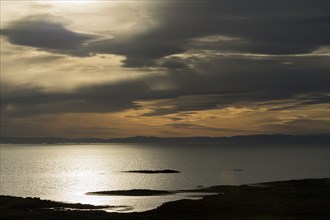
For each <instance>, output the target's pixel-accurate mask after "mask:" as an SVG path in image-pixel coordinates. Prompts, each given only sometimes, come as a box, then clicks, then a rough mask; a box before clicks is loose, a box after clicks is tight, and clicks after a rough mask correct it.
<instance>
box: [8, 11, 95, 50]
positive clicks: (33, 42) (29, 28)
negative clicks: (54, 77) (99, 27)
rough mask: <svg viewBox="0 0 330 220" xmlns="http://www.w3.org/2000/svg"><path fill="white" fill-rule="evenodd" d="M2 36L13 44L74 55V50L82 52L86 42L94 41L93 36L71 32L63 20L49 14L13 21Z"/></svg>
mask: <svg viewBox="0 0 330 220" xmlns="http://www.w3.org/2000/svg"><path fill="white" fill-rule="evenodd" d="M1 35H4V36H6V37H7V38H8V41H9V42H10V43H12V44H17V45H23V46H30V47H36V48H42V49H45V50H50V51H54V52H59V53H73V54H74V52H73V51H74V50H80V49H81V47H82V46H83V44H84V43H85V42H87V41H88V40H91V39H93V37H92V36H91V35H87V34H81V33H76V32H73V31H70V30H69V29H67V28H66V27H65V25H64V24H63V21H62V19H61V18H59V17H56V16H52V15H47V14H44V15H33V16H28V17H24V18H21V19H19V20H16V21H13V22H11V23H10V24H9V25H8V26H7V27H5V28H3V29H1Z"/></svg>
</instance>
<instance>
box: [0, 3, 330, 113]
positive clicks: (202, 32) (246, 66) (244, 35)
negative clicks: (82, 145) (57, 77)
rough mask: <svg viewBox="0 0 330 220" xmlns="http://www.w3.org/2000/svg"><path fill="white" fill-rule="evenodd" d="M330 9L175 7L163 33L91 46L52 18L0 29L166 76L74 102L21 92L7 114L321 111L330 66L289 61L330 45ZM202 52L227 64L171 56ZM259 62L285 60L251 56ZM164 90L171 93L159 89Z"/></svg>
mask: <svg viewBox="0 0 330 220" xmlns="http://www.w3.org/2000/svg"><path fill="white" fill-rule="evenodd" d="M328 9H329V2H328V1H276V2H271V1H246V2H244V1H210V2H209V1H208V2H203V1H200V2H199V1H169V2H168V3H166V4H165V6H164V7H163V8H160V9H159V11H157V16H159V25H158V26H157V27H155V28H152V29H149V30H147V31H145V32H144V33H139V34H135V35H132V36H127V37H126V38H121V37H118V36H114V38H113V39H106V40H99V41H92V42H89V43H88V44H85V43H86V42H88V40H90V39H91V37H90V36H87V35H84V34H79V33H76V32H73V31H71V30H69V29H67V28H66V27H65V23H63V22H62V23H59V22H58V21H56V22H55V21H54V18H52V19H50V18H49V17H47V16H33V17H29V18H24V19H21V20H18V21H14V22H12V23H10V24H9V25H8V26H7V27H6V28H5V29H2V34H3V35H5V36H7V38H8V40H9V41H10V42H11V43H13V44H19V45H26V46H32V47H37V48H43V49H45V50H48V51H49V50H51V51H53V52H56V53H65V54H71V55H77V56H78V55H79V56H87V55H90V54H94V53H109V54H117V55H123V56H125V57H126V60H125V61H124V66H125V67H135V68H138V67H150V66H157V65H160V66H161V67H163V68H164V67H165V68H167V69H168V73H167V75H166V76H164V75H162V76H152V77H145V78H144V79H143V80H141V79H140V80H135V81H131V82H120V83H116V84H109V85H103V86H90V87H86V88H80V89H77V90H75V91H73V92H70V93H59V92H58V93H46V92H44V91H43V90H42V89H38V88H37V89H33V90H24V91H21V92H17V93H16V94H11V95H10V96H6V97H3V100H2V107H3V109H4V110H5V113H6V114H8V115H29V114H42V113H60V112H61V113H62V112H113V111H121V110H126V109H130V108H138V107H141V106H142V105H141V104H139V101H141V100H142V101H143V100H158V102H157V103H156V104H153V105H150V106H149V107H150V108H151V110H152V111H151V112H149V113H146V114H145V116H159V115H167V114H175V113H182V112H191V111H202V110H208V109H221V108H226V107H229V106H258V105H260V103H263V102H267V101H273V100H287V99H290V100H296V101H297V104H293V105H292V108H293V109H294V108H297V107H299V105H312V104H324V103H327V102H328V98H325V97H324V96H323V94H328V93H329V58H328V57H326V56H323V57H322V56H309V57H308V56H306V57H294V56H289V55H288V54H299V53H310V52H312V51H313V50H316V49H318V48H319V47H320V46H327V45H329V20H328V19H329V11H328ZM55 20H56V19H55ZM212 36H213V37H212ZM205 49H208V50H213V52H214V51H215V52H219V53H220V52H221V53H223V54H224V55H223V56H222V55H219V54H217V55H212V53H211V52H205V54H203V56H198V55H196V57H187V58H182V57H181V58H180V59H179V58H175V57H173V56H172V57H170V58H169V57H167V56H169V55H173V54H178V53H182V52H184V51H192V50H197V51H198V50H205ZM227 52H235V53H236V55H235V56H232V55H226V53H227ZM244 53H247V54H248V55H247V56H245V55H244ZM253 53H263V54H268V55H269V54H272V55H274V54H276V55H283V56H277V57H276V56H269V57H267V56H266V57H254V56H253ZM162 82H169V83H172V84H173V86H172V87H169V88H165V89H162V90H157V89H153V88H152V84H156V83H158V84H161V83H162ZM301 97H305V100H304V98H301ZM142 107H143V106H142Z"/></svg>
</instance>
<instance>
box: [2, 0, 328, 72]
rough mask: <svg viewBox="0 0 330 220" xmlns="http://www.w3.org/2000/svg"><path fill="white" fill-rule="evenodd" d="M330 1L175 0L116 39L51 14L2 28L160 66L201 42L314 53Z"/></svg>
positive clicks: (41, 43)
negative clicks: (150, 21)
mask: <svg viewBox="0 0 330 220" xmlns="http://www.w3.org/2000/svg"><path fill="white" fill-rule="evenodd" d="M329 4H330V3H329V2H328V1H208V2H204V1H169V2H166V3H165V4H163V7H160V8H157V12H155V13H154V16H155V18H157V20H159V22H158V26H157V27H153V28H150V29H149V30H146V31H145V32H143V33H138V34H132V36H128V37H127V36H126V37H125V38H122V37H121V36H120V35H116V34H115V36H114V38H113V39H106V40H99V41H93V42H90V43H89V44H88V45H87V44H86V45H84V43H85V42H86V41H87V40H89V39H91V36H87V35H84V34H80V33H76V32H73V31H71V30H69V29H67V28H66V27H65V24H63V22H62V23H59V22H58V21H54V20H56V19H54V16H50V15H35V16H30V17H26V18H22V19H20V20H17V21H13V22H11V23H10V24H9V25H8V26H7V27H6V28H5V29H2V34H3V35H5V36H7V37H8V39H9V41H10V42H11V43H13V44H19V45H25V46H32V47H38V48H44V49H52V50H53V51H54V52H57V53H65V54H71V55H75V56H88V55H90V54H95V53H109V54H118V55H123V56H125V57H126V61H125V62H124V65H125V66H126V67H145V66H155V65H157V63H156V62H155V60H157V59H159V58H162V57H165V56H168V55H172V54H177V53H181V52H184V51H186V50H189V49H196V48H197V49H210V48H212V49H213V50H218V51H236V52H249V53H264V54H297V53H308V52H310V51H312V50H315V49H317V48H318V47H320V46H324V45H328V44H329V22H328V21H329V11H328V9H329ZM57 20H58V19H57ZM133 28H134V27H133ZM137 28H138V27H137ZM208 36H225V37H226V40H225V41H223V40H222V41H221V39H220V41H211V42H196V38H200V37H208ZM230 38H233V39H235V40H232V41H230V40H228V39H230ZM171 67H172V66H171V65H170V66H169V68H171Z"/></svg>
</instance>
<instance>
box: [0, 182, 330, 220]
mask: <svg viewBox="0 0 330 220" xmlns="http://www.w3.org/2000/svg"><path fill="white" fill-rule="evenodd" d="M198 191H204V192H215V193H217V195H210V196H205V197H204V198H203V199H201V200H188V199H184V200H180V201H173V202H168V203H165V204H163V205H162V206H160V207H158V208H157V209H154V210H151V211H146V212H133V213H108V212H105V211H103V210H102V209H104V208H121V207H112V206H92V205H84V204H68V203H60V202H54V201H48V200H40V199H38V198H19V197H12V196H0V219H3V220H6V219H8V220H11V219H15V220H16V219H31V220H33V219H51V220H52V219H54V220H55V219H62V220H66V219H79V220H94V219H100V220H103V219H118V220H126V219H129V220H131V219H132V220H133V219H134V220H135V219H157V220H160V219H187V220H188V219H189V220H191V219H192V220H194V219H203V220H204V219H267V220H268V219H306V220H307V219H330V201H329V198H330V179H329V178H327V179H305V180H291V181H281V182H271V183H262V184H255V185H241V186H214V187H210V188H205V189H198ZM122 208H123V207H122Z"/></svg>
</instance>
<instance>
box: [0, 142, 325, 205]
mask: <svg viewBox="0 0 330 220" xmlns="http://www.w3.org/2000/svg"><path fill="white" fill-rule="evenodd" d="M328 161H329V158H328V148H327V147H321V146H320V147H317V146H313V147H309V146H288V147H283V146H281V147H276V146H272V147H270V146H267V147H263V146H216V145H198V146H197V145H192V146H184V147H173V146H156V145H145V146H143V145H137V144H106V145H101V144H96V145H95V144H94V145H92V144H90V145H5V144H3V145H1V194H2V195H13V196H23V197H27V196H31V197H40V198H42V199H51V200H57V201H65V202H74V203H77V202H79V203H88V204H94V205H111V206H133V207H134V210H133V211H142V210H148V209H152V208H155V207H157V206H159V205H161V204H162V203H164V202H166V201H172V200H178V199H182V198H187V197H188V196H189V195H187V194H174V195H166V196H143V197H132V196H95V195H94V196H92V195H86V193H87V192H95V191H108V190H130V189H155V190H181V189H196V188H197V186H204V187H207V186H212V185H223V184H234V185H235V184H245V183H256V182H265V181H274V180H287V179H302V178H320V177H327V175H328V170H327V169H328ZM143 169H145V170H163V169H173V170H178V171H180V173H172V174H162V173H161V174H141V173H127V172H122V171H127V170H143ZM193 198H195V197H193ZM196 198H198V197H196ZM196 198H195V199H196ZM112 210H114V211H118V210H115V209H112ZM110 211H111V210H110ZM119 211H132V210H130V209H126V210H125V209H124V210H119Z"/></svg>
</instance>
